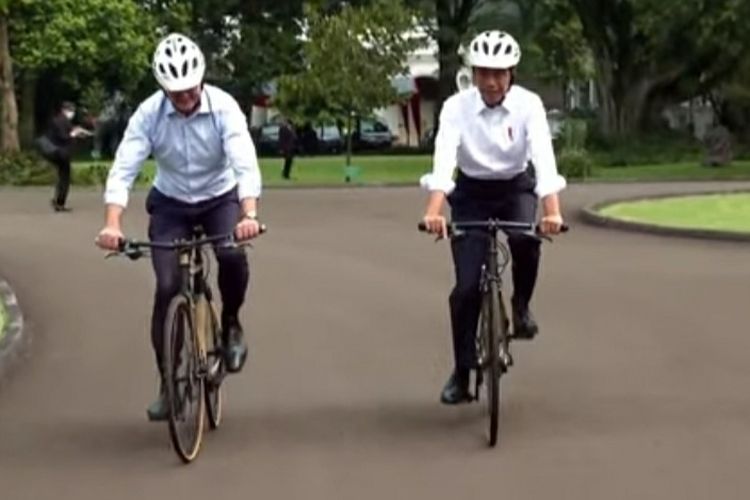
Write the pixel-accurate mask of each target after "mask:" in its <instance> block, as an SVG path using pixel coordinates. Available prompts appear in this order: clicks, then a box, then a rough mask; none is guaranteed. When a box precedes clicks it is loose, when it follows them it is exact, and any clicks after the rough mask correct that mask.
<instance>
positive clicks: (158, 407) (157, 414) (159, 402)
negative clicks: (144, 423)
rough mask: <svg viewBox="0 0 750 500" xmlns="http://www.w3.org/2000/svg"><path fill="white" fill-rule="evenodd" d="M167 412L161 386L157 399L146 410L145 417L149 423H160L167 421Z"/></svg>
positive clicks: (167, 408) (165, 399)
mask: <svg viewBox="0 0 750 500" xmlns="http://www.w3.org/2000/svg"><path fill="white" fill-rule="evenodd" d="M168 410H169V407H168V405H167V398H166V396H165V394H164V386H163V385H162V386H161V388H160V389H159V397H157V398H156V401H154V402H153V403H151V404H150V405H149V407H148V408H147V409H146V415H147V416H148V419H149V421H151V422H162V421H164V420H166V419H167V416H168V415H167V412H168Z"/></svg>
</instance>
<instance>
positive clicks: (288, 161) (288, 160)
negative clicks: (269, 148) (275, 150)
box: [281, 154, 294, 179]
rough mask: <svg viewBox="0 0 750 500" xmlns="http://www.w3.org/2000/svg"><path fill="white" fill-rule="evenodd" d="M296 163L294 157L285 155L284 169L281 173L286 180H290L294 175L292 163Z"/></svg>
mask: <svg viewBox="0 0 750 500" xmlns="http://www.w3.org/2000/svg"><path fill="white" fill-rule="evenodd" d="M293 162H294V155H292V154H284V168H283V170H282V171H281V176H282V177H283V178H284V179H288V178H289V177H290V176H291V175H292V163H293Z"/></svg>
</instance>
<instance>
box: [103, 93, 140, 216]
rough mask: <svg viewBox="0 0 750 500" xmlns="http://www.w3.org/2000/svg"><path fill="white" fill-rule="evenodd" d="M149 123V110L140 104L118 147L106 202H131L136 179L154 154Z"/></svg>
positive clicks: (109, 179) (105, 191)
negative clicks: (130, 196) (152, 153)
mask: <svg viewBox="0 0 750 500" xmlns="http://www.w3.org/2000/svg"><path fill="white" fill-rule="evenodd" d="M148 123H149V116H148V111H147V110H146V109H145V107H144V106H143V105H141V106H139V107H138V110H136V112H135V114H133V116H132V117H131V118H130V120H129V121H128V126H127V128H126V129H125V134H124V135H123V138H122V141H121V142H120V145H119V146H118V147H117V152H116V153H115V161H114V163H113V164H112V168H111V169H110V171H109V176H108V177H107V186H106V188H105V190H104V202H105V203H107V204H113V205H120V206H121V207H126V206H127V205H128V197H129V193H130V189H131V188H132V187H133V182H134V181H135V178H136V177H137V176H138V173H139V172H140V171H141V168H142V167H143V162H144V161H146V159H147V158H148V157H149V155H150V154H151V139H150V138H149V134H148V131H149V126H148Z"/></svg>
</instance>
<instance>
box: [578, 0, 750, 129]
mask: <svg viewBox="0 0 750 500" xmlns="http://www.w3.org/2000/svg"><path fill="white" fill-rule="evenodd" d="M569 1H570V4H571V5H572V7H573V8H574V9H575V12H576V14H577V16H578V17H579V19H580V21H581V25H582V28H583V34H584V36H585V38H586V40H587V42H588V44H589V46H590V47H591V49H592V51H593V53H594V61H595V65H596V70H597V71H596V74H597V86H598V90H599V96H600V105H601V106H600V107H601V121H602V129H603V132H604V133H605V134H607V135H610V136H624V135H629V134H631V133H633V132H636V131H637V130H639V129H640V128H641V127H642V125H643V123H644V120H645V118H646V116H647V113H646V110H647V109H648V108H649V106H651V105H654V106H656V107H658V108H661V107H662V106H663V105H664V104H665V103H668V102H679V101H681V100H684V99H686V98H690V97H693V96H696V95H700V94H703V93H705V92H707V91H708V90H709V89H711V88H713V87H715V86H716V85H717V83H718V82H721V81H722V80H725V79H726V78H727V77H729V76H730V75H731V74H732V73H733V72H734V71H735V69H736V65H737V62H738V60H739V59H740V57H741V56H742V55H743V54H744V53H745V52H746V51H747V50H748V48H750V32H748V30H747V29H746V28H745V22H744V21H745V20H746V19H747V18H748V17H750V2H747V1H746V0H710V1H706V0H569Z"/></svg>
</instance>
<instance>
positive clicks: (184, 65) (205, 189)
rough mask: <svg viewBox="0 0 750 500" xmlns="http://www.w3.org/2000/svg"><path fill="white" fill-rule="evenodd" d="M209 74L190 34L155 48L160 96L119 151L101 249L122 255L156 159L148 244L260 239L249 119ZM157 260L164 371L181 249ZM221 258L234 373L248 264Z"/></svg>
mask: <svg viewBox="0 0 750 500" xmlns="http://www.w3.org/2000/svg"><path fill="white" fill-rule="evenodd" d="M205 68H206V65H205V59H204V56H203V53H202V52H201V50H200V48H198V46H197V45H196V44H195V43H194V42H193V41H192V40H190V39H189V38H187V37H186V36H184V35H181V34H176V33H173V34H170V35H169V36H167V37H165V38H164V39H163V40H161V42H160V43H159V45H158V46H157V48H156V51H155V53H154V59H153V72H154V76H155V77H156V80H157V82H158V83H159V86H160V87H161V90H158V91H157V92H155V93H154V94H153V95H151V97H149V98H148V99H146V100H145V101H144V102H143V103H141V105H140V106H139V107H138V109H137V111H136V112H135V114H134V115H133V116H132V117H131V119H130V121H129V122H128V127H127V129H126V131H125V135H124V137H123V139H122V142H121V143H120V145H119V147H118V149H117V153H116V156H115V160H114V164H113V165H112V169H111V170H110V172H109V177H108V179H107V186H106V190H105V194H104V201H105V203H106V216H105V226H104V228H103V229H102V230H101V231H100V233H99V235H98V237H97V244H98V245H99V246H100V247H101V248H103V249H107V250H117V248H118V245H119V244H120V241H122V240H123V239H124V236H123V233H122V229H121V227H122V225H121V219H122V214H123V212H124V210H125V208H126V206H127V203H128V193H129V191H130V189H131V188H132V185H133V181H134V180H135V178H136V177H137V175H138V172H139V171H140V170H141V167H142V166H143V162H144V161H145V160H146V159H147V158H148V157H149V155H153V156H154V158H155V160H156V163H157V174H156V178H155V180H154V186H153V188H152V189H151V191H150V192H149V195H148V198H147V200H146V210H147V211H148V213H149V215H150V220H149V230H148V233H149V239H150V240H152V241H159V242H172V241H174V240H176V239H179V238H188V237H189V236H190V233H191V230H192V228H193V227H194V226H196V225H201V226H203V229H204V231H205V232H206V234H207V235H208V236H214V235H222V234H228V233H232V232H233V233H234V235H235V237H236V238H237V239H238V240H244V239H249V238H253V237H255V236H257V235H258V234H259V232H260V226H259V223H258V220H257V206H256V205H257V199H258V197H259V196H260V192H261V176H260V170H259V168H258V162H257V158H256V154H255V146H254V145H253V142H252V139H251V138H250V133H249V131H248V128H247V121H246V118H245V115H244V114H243V113H242V110H241V109H240V107H239V105H238V104H237V102H236V101H235V100H234V98H233V97H232V96H230V95H229V94H227V93H226V92H224V91H222V90H220V89H219V88H217V87H214V86H211V85H205V84H204V83H203V77H204V73H205ZM151 255H152V260H153V267H154V272H155V274H156V293H155V297H154V310H153V315H152V321H151V341H152V344H153V347H154V352H155V354H156V361H157V366H158V367H159V371H160V373H162V370H161V368H162V362H161V357H162V355H161V353H162V343H163V340H162V339H163V332H162V330H163V326H164V321H165V316H166V309H167V307H168V306H169V302H170V301H171V299H172V297H174V296H175V295H176V294H177V293H178V291H179V279H180V277H179V268H178V262H177V256H176V254H175V252H173V251H171V250H158V249H154V250H152V252H151ZM216 257H217V260H218V262H219V275H218V281H219V290H220V292H221V296H222V304H223V310H222V331H223V335H224V341H225V345H226V346H227V349H226V353H225V354H226V365H227V369H228V370H229V371H230V372H237V371H239V370H241V368H242V366H243V364H244V362H245V359H246V357H247V347H246V345H245V344H244V342H243V340H242V337H243V334H242V328H241V326H240V323H239V320H238V315H239V309H240V307H241V306H242V303H243V302H244V298H245V292H246V291H247V286H248V281H249V270H248V264H247V259H246V256H245V254H244V252H243V251H242V250H241V249H236V248H235V249H231V248H217V250H216ZM163 385H164V384H163V382H162V390H161V391H160V394H159V397H158V399H157V400H156V401H155V402H154V403H153V404H152V405H150V406H149V408H148V410H147V414H148V417H149V419H151V420H164V419H165V418H166V416H167V406H166V404H165V400H164V393H163Z"/></svg>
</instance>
